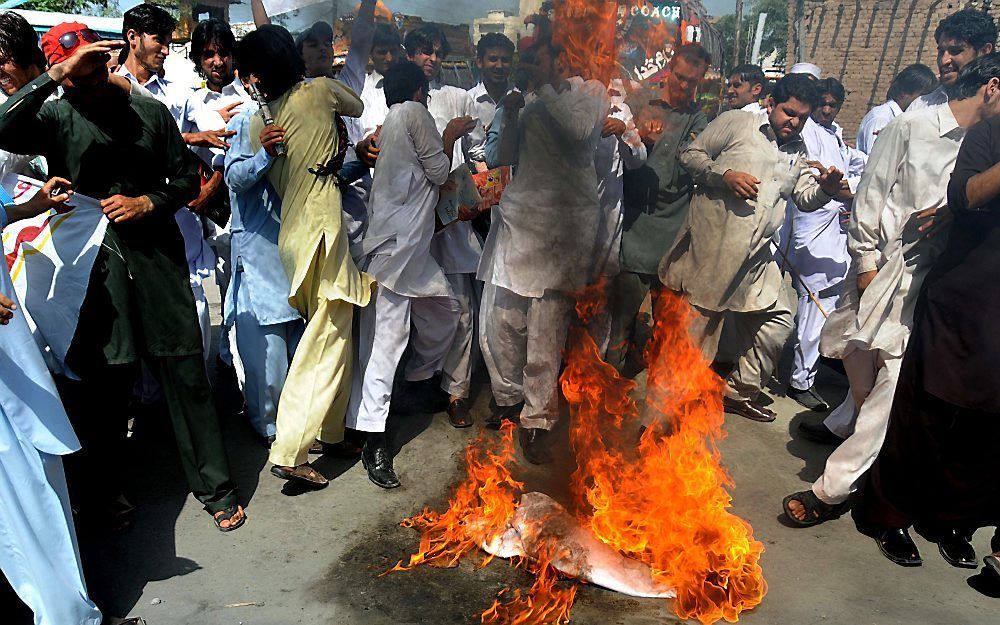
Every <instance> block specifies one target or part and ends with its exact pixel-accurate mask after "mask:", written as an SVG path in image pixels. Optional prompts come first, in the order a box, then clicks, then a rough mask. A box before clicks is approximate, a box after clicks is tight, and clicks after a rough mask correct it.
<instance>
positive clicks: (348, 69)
mask: <svg viewBox="0 0 1000 625" xmlns="http://www.w3.org/2000/svg"><path fill="white" fill-rule="evenodd" d="M374 40H375V0H362V2H361V8H360V9H358V16H357V17H356V18H355V19H354V23H353V24H352V25H351V47H350V48H348V50H347V59H346V60H345V61H344V69H343V70H341V72H340V76H339V78H338V80H340V82H342V83H344V84H345V85H346V86H347V88H348V89H351V90H352V91H354V92H355V93H361V91H362V89H364V86H365V68H366V67H367V66H368V55H369V54H370V53H371V50H372V42H373V41H374Z"/></svg>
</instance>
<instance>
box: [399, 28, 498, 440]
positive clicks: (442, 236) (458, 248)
mask: <svg viewBox="0 0 1000 625" xmlns="http://www.w3.org/2000/svg"><path fill="white" fill-rule="evenodd" d="M403 47H404V48H406V55H407V58H409V60H410V61H412V62H414V63H416V64H417V65H418V66H420V67H421V68H422V69H423V70H424V74H425V75H426V76H427V79H428V80H429V81H430V93H429V94H428V98H427V110H429V111H430V113H431V116H433V117H434V123H435V124H436V126H437V129H438V132H439V133H443V132H444V130H445V128H446V127H447V126H448V124H450V123H451V122H452V121H453V120H456V119H470V120H473V119H475V116H476V106H475V104H474V103H473V101H472V96H470V95H469V93H468V92H467V91H465V90H464V89H459V88H458V87H452V86H451V85H445V84H444V83H443V82H442V81H441V61H443V60H444V58H445V57H446V56H447V55H448V52H449V50H448V40H447V39H446V38H445V36H444V34H443V33H442V32H441V30H440V29H439V28H438V27H436V26H426V27H424V28H420V29H417V30H415V31H411V32H410V33H408V34H407V35H406V39H405V40H404V42H403ZM474 129H475V124H473V125H471V126H469V130H470V131H471V130H474ZM463 143H464V142H463V141H459V142H456V143H455V147H454V152H453V154H452V155H451V170H452V171H454V170H456V169H458V168H460V167H466V168H467V167H468V165H467V161H468V158H467V156H466V154H467V150H466V149H464V146H463ZM482 252H483V246H482V243H480V241H479V237H477V236H476V232H475V230H473V229H472V224H471V223H469V222H468V221H464V220H463V221H459V222H457V223H454V224H452V225H450V226H448V227H447V228H445V229H443V230H441V231H440V232H436V233H435V234H434V238H433V240H432V241H431V254H433V256H434V258H435V259H436V260H437V262H438V264H439V265H440V266H441V270H442V271H444V275H445V277H446V278H447V279H448V283H449V284H450V285H451V291H452V294H453V295H454V296H455V298H456V299H457V301H458V302H459V304H460V306H461V312H462V314H461V316H460V317H459V321H458V326H457V327H456V328H455V331H454V339H453V341H452V345H451V348H450V349H449V350H448V354H447V356H446V357H445V360H444V363H443V364H441V365H440V366H439V367H438V369H437V370H435V369H433V368H432V366H437V365H436V363H434V362H433V358H430V357H428V356H427V355H426V354H423V353H421V352H420V350H419V349H414V351H413V354H412V356H411V358H410V361H409V362H408V363H407V365H406V372H405V374H404V375H405V377H406V380H407V381H408V382H415V381H420V380H425V379H428V378H429V377H430V376H431V375H433V374H435V373H437V371H438V370H440V372H441V390H443V391H444V392H445V393H447V394H448V416H449V421H450V422H451V424H452V425H454V426H455V427H468V426H470V425H472V416H471V414H469V408H470V406H469V401H468V400H469V392H470V387H471V383H472V345H473V339H474V337H475V318H476V313H477V309H478V306H477V300H478V297H477V294H476V288H475V285H474V281H475V277H476V270H477V269H478V267H479V259H480V256H481V255H482ZM432 323H433V321H432Z"/></svg>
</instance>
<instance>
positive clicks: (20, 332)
mask: <svg viewBox="0 0 1000 625" xmlns="http://www.w3.org/2000/svg"><path fill="white" fill-rule="evenodd" d="M53 181H56V182H53ZM53 181H50V182H49V183H47V184H46V185H45V187H44V188H43V189H42V190H41V191H39V194H38V195H36V196H35V199H33V200H29V202H28V203H26V204H22V205H20V206H18V207H13V206H11V205H8V206H4V207H0V229H2V228H3V227H4V226H6V225H7V223H8V221H15V220H17V219H24V218H27V217H32V216H34V215H37V214H40V213H41V212H43V211H45V210H48V208H49V207H50V206H53V205H54V204H56V203H57V202H62V201H64V200H66V199H67V197H68V196H67V195H66V194H62V195H60V196H58V197H57V198H55V200H57V202H52V201H48V202H46V201H45V200H49V197H48V195H49V192H50V191H52V189H53V188H54V187H55V185H56V184H59V185H61V186H64V187H65V188H68V186H69V182H68V181H65V180H62V179H58V178H55V179H53ZM41 196H44V197H41ZM36 200H42V201H41V202H38V203H36ZM35 204H37V209H33V208H30V207H29V205H32V206H34V205H35ZM9 211H10V212H9ZM14 211H17V212H16V213H15V212H14ZM0 324H3V325H0V369H2V371H3V375H0V570H2V571H3V575H4V576H5V577H6V578H7V580H8V581H9V582H10V585H11V587H12V588H13V589H14V591H15V592H16V593H17V594H18V596H19V597H20V598H21V600H22V601H23V602H24V603H25V604H27V606H28V607H29V608H30V609H31V610H32V611H33V612H34V615H35V617H34V623H35V625H100V623H101V612H100V611H99V610H98V609H97V606H95V605H94V602H93V601H91V600H90V598H89V596H88V594H87V585H86V583H85V582H84V579H83V568H82V566H81V564H80V552H79V549H78V547H77V542H76V531H75V529H74V527H73V515H72V512H71V511H70V502H69V492H68V491H67V489H66V476H65V474H64V473H63V465H62V456H65V455H67V454H71V453H73V452H75V451H78V450H79V449H80V442H79V441H78V440H77V437H76V434H75V433H74V432H73V427H72V426H71V425H70V422H69V418H68V417H67V416H66V411H65V410H64V409H63V406H62V402H60V400H59V395H58V393H57V392H56V387H55V382H54V381H53V380H52V376H51V375H50V374H49V371H48V369H46V368H45V362H44V361H43V360H42V354H41V352H40V351H39V349H38V344H37V343H36V342H35V338H34V337H33V336H32V335H31V330H30V329H29V328H28V323H27V321H26V320H25V318H24V313H23V312H22V311H21V308H20V305H19V304H18V303H17V294H16V293H15V292H14V285H13V284H12V283H11V280H10V274H9V273H8V272H7V267H6V265H4V266H3V267H0Z"/></svg>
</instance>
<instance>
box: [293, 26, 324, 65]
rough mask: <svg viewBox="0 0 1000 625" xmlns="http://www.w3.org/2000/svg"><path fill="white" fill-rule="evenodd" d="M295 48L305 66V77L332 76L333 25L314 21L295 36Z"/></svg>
mask: <svg viewBox="0 0 1000 625" xmlns="http://www.w3.org/2000/svg"><path fill="white" fill-rule="evenodd" d="M295 50H296V51H298V53H299V56H301V57H302V62H303V63H304V64H305V66H306V78H316V77H317V76H326V77H327V78H333V27H331V26H330V25H329V24H327V23H326V22H323V21H319V22H316V23H314V24H313V25H312V26H310V27H309V28H307V29H305V30H304V31H302V32H301V33H299V36H298V37H296V38H295Z"/></svg>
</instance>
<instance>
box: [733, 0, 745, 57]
mask: <svg viewBox="0 0 1000 625" xmlns="http://www.w3.org/2000/svg"><path fill="white" fill-rule="evenodd" d="M742 32H743V0H736V32H735V33H734V34H733V67H736V66H737V65H739V64H740V34H741V33H742Z"/></svg>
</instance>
